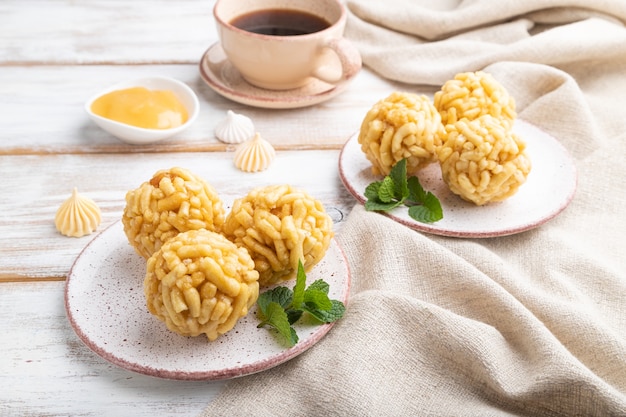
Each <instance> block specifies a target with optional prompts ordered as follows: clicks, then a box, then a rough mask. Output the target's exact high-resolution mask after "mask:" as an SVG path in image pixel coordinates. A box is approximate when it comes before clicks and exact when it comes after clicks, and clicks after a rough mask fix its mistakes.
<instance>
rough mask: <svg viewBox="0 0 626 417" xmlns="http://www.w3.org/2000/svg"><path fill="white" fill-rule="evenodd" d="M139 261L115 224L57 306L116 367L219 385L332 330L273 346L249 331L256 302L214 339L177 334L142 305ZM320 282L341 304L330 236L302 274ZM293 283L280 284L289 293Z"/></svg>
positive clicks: (341, 283) (344, 278) (311, 330)
mask: <svg viewBox="0 0 626 417" xmlns="http://www.w3.org/2000/svg"><path fill="white" fill-rule="evenodd" d="M144 274H145V261H144V260H143V258H141V257H139V255H137V254H136V253H135V252H134V250H133V249H132V247H131V246H130V245H129V244H128V241H127V239H126V236H125V234H124V231H123V226H122V223H121V222H116V223H114V224H113V225H111V226H110V227H109V228H107V229H105V230H104V231H103V232H102V233H100V234H99V235H98V236H96V237H95V238H94V239H93V240H92V241H91V242H90V243H89V244H88V245H87V246H86V247H85V249H84V250H83V251H82V252H81V254H80V255H79V256H78V258H77V259H76V261H75V263H74V265H73V266H72V269H71V271H70V273H69V276H68V279H67V283H66V288H65V308H66V312H67V316H68V318H69V321H70V323H71V325H72V327H73V328H74V331H75V332H76V334H77V335H78V337H79V338H80V339H81V340H82V341H83V342H84V343H85V344H86V345H87V346H88V347H89V348H90V349H92V350H93V351H94V352H95V353H97V354H98V355H99V356H101V357H102V358H104V359H106V360H107V361H109V362H111V363H113V364H115V365H118V366H120V367H122V368H125V369H128V370H131V371H135V372H138V373H142V374H146V375H151V376H155V377H160V378H167V379H179V380H220V379H228V378H234V377H238V376H243V375H247V374H252V373H256V372H260V371H263V370H266V369H269V368H272V367H274V366H276V365H279V364H281V363H283V362H286V361H288V360H289V359H292V358H294V357H295V356H297V355H299V354H301V353H303V352H304V351H306V350H307V349H309V348H310V347H311V346H313V345H314V344H315V343H317V342H318V341H319V340H320V339H321V338H322V337H323V336H324V335H325V334H326V333H327V332H328V331H329V330H330V329H331V327H332V323H331V324H324V325H315V324H313V323H306V322H305V323H304V324H299V323H298V324H297V325H296V326H294V328H295V329H296V331H297V333H298V336H299V338H300V341H299V342H298V343H297V344H296V345H295V346H294V347H292V348H286V347H285V346H283V345H281V344H280V343H279V341H278V340H277V339H276V337H275V335H274V334H273V333H272V332H270V331H269V330H268V329H265V328H262V329H257V327H256V326H257V324H258V320H257V318H256V305H255V306H254V307H253V309H252V310H251V311H250V312H249V313H248V315H247V316H246V317H244V318H242V319H240V320H239V322H238V323H237V325H236V326H235V327H234V328H233V329H232V330H231V331H230V332H228V333H226V334H225V335H223V336H220V337H219V338H218V339H217V340H215V341H213V342H209V341H208V340H207V339H206V337H204V336H198V337H183V336H180V335H178V334H175V333H173V332H171V331H169V330H168V329H167V328H166V327H165V324H164V323H162V322H161V321H159V320H158V319H157V318H156V317H154V316H152V315H151V314H150V313H149V312H148V310H147V308H146V303H145V298H144V294H143V278H144ZM319 278H323V279H324V280H326V281H327V282H328V283H329V284H330V292H329V296H330V297H331V298H333V299H337V300H341V301H343V302H344V303H345V302H346V301H347V298H348V293H349V289H350V273H349V268H348V264H347V262H346V259H345V256H344V254H343V251H342V249H341V248H340V247H339V245H338V244H337V242H336V241H335V240H334V239H333V241H332V243H331V246H330V248H329V249H328V251H327V253H326V255H325V257H324V258H323V259H322V261H320V263H318V264H317V265H316V266H315V267H314V268H313V270H311V271H310V272H309V273H308V274H307V282H312V281H314V280H316V279H319ZM294 283H295V281H288V282H286V283H283V284H281V285H285V286H288V287H289V288H292V287H293V285H294Z"/></svg>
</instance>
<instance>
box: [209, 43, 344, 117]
mask: <svg viewBox="0 0 626 417" xmlns="http://www.w3.org/2000/svg"><path fill="white" fill-rule="evenodd" d="M200 76H201V77H202V79H203V80H204V81H205V82H206V83H207V84H208V86H209V87H211V88H212V89H213V90H215V92H217V93H218V94H220V95H222V96H224V97H226V98H228V99H230V100H233V101H236V102H238V103H242V104H247V105H249V106H254V107H262V108H268V109H293V108H299V107H307V106H312V105H314V104H318V103H321V102H324V101H326V100H330V99H331V98H333V97H335V96H336V95H337V94H339V93H341V92H342V91H344V90H345V89H346V87H347V85H348V83H349V82H350V81H351V79H350V80H346V81H343V82H340V83H339V84H337V85H332V84H328V83H325V82H322V81H320V80H312V81H311V82H310V83H309V84H307V85H305V86H304V87H301V88H295V89H293V90H284V91H274V90H266V89H263V88H258V87H255V86H253V85H251V84H249V83H248V82H247V81H246V80H244V79H243V77H242V76H241V74H240V73H239V71H237V69H235V67H233V66H232V64H231V63H230V61H228V59H227V58H226V54H225V53H224V50H223V49H222V47H221V45H220V44H219V43H215V44H213V45H212V46H211V47H209V49H207V51H206V52H205V53H204V55H202V59H201V60H200Z"/></svg>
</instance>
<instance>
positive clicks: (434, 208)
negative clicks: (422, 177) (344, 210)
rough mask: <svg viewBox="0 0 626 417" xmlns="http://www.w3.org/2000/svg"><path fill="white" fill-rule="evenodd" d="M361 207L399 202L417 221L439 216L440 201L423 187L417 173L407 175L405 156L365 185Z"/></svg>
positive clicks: (389, 206)
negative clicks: (380, 175) (383, 176)
mask: <svg viewBox="0 0 626 417" xmlns="http://www.w3.org/2000/svg"><path fill="white" fill-rule="evenodd" d="M365 197H366V198H367V201H366V202H365V209H366V210H368V211H383V212H385V211H390V210H392V209H394V208H396V207H399V206H401V205H405V206H407V207H409V216H410V217H411V218H412V219H414V220H417V221H418V222H421V223H434V222H436V221H438V220H441V219H443V209H442V208H441V202H440V201H439V199H438V198H437V197H436V196H435V195H434V194H433V193H431V192H430V191H426V190H424V188H423V187H422V185H421V184H420V181H419V179H418V178H417V177H415V176H411V177H409V178H407V172H406V159H402V160H400V161H399V162H398V163H396V164H395V165H394V166H393V168H391V171H390V172H389V175H387V176H386V177H385V178H384V179H383V180H382V181H375V182H373V183H371V184H370V185H368V186H367V187H366V188H365Z"/></svg>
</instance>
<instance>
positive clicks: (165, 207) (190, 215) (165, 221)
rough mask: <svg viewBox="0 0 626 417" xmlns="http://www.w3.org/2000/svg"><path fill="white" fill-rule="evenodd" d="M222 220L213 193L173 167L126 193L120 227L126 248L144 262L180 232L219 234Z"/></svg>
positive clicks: (181, 170)
mask: <svg viewBox="0 0 626 417" xmlns="http://www.w3.org/2000/svg"><path fill="white" fill-rule="evenodd" d="M224 217H225V210H224V205H223V203H222V201H221V199H220V198H219V196H218V194H217V192H216V191H215V189H214V188H213V187H212V186H211V185H209V184H208V183H207V182H205V181H204V180H203V179H202V178H200V177H198V176H196V175H194V174H193V173H191V172H189V171H188V170H185V169H183V168H178V167H174V168H171V169H168V170H161V171H157V172H156V173H155V174H154V175H153V177H152V178H151V179H150V181H147V182H144V183H143V184H141V186H140V187H139V188H137V189H134V190H131V191H129V192H128V193H126V206H125V208H124V213H123V215H122V223H123V224H124V232H125V233H126V237H127V238H128V241H129V242H130V244H131V245H132V246H133V247H134V248H135V250H136V251H137V253H139V254H140V255H141V256H143V257H144V258H146V259H147V258H149V257H150V256H151V255H152V254H153V253H155V252H156V251H157V250H159V248H160V247H161V246H162V245H163V243H165V242H166V241H167V240H169V239H171V238H172V237H174V236H176V235H177V234H179V233H181V232H186V231H187V230H198V229H207V230H212V231H219V230H220V228H221V227H222V224H223V223H224Z"/></svg>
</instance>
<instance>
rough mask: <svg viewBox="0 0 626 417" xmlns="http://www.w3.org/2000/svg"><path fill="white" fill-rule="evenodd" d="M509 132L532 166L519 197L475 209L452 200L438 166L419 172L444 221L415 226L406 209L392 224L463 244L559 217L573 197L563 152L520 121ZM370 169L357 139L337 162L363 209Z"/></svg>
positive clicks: (570, 164) (572, 175)
mask: <svg viewBox="0 0 626 417" xmlns="http://www.w3.org/2000/svg"><path fill="white" fill-rule="evenodd" d="M513 130H514V131H515V132H516V133H517V134H519V135H520V136H521V137H522V138H524V139H525V141H526V144H527V152H528V154H529V155H530V159H531V162H532V170H531V172H530V174H529V175H528V179H527V181H526V183H525V184H523V185H522V186H521V187H520V189H519V190H518V192H517V193H516V194H515V195H513V196H512V197H510V198H508V199H507V200H505V201H503V202H500V203H492V204H488V205H485V206H480V207H479V206H476V205H474V204H472V203H468V202H466V201H463V200H461V199H460V198H459V197H458V196H456V195H455V194H453V193H452V192H451V191H450V189H449V188H448V187H447V185H446V184H445V183H444V182H443V180H442V179H441V169H440V168H439V165H438V164H431V165H430V166H428V167H427V168H425V169H424V170H422V171H420V173H419V174H418V177H419V179H420V183H421V184H422V186H423V187H424V188H425V189H426V190H428V191H431V192H432V193H433V194H435V195H436V196H437V197H438V198H439V200H440V201H441V205H442V208H443V216H444V218H443V219H442V220H440V221H438V222H436V223H432V224H426V223H420V222H417V221H415V220H413V219H412V218H411V217H409V215H408V212H407V209H406V208H405V207H398V208H396V209H394V210H392V211H391V212H389V213H388V215H389V217H391V218H392V219H394V220H396V221H397V222H399V223H401V224H404V225H406V226H408V227H411V228H413V229H415V230H418V231H421V232H427V233H432V234H437V235H443V236H452V237H463V238H489V237H496V236H505V235H512V234H516V233H521V232H524V231H527V230H530V229H533V228H535V227H538V226H540V225H542V224H544V223H545V222H547V221H548V220H550V219H552V218H553V217H555V216H556V215H558V214H559V213H560V212H561V211H563V210H564V209H565V208H566V207H567V205H568V204H569V203H570V201H571V200H572V198H573V197H574V194H575V191H576V185H577V175H576V166H575V165H574V161H573V160H572V158H571V157H570V155H569V154H568V152H567V150H566V149H565V148H564V147H563V146H562V145H561V143H560V142H559V141H558V140H557V139H555V138H554V137H552V136H550V135H548V134H547V133H545V132H543V131H542V130H540V129H539V128H537V127H535V126H533V125H532V124H530V123H528V122H525V121H523V120H519V119H518V120H516V122H515V125H514V126H513ZM370 168H371V164H370V162H369V161H368V160H367V159H366V157H365V154H364V153H363V152H362V151H361V148H360V145H359V143H358V133H357V134H354V135H353V136H352V137H350V138H349V139H348V141H347V142H346V144H345V145H344V147H343V149H342V151H341V154H340V157H339V173H340V176H341V180H342V182H343V183H344V185H345V187H346V188H347V189H348V191H349V192H350V193H351V194H352V195H353V196H354V197H355V198H356V199H357V200H358V201H359V202H361V203H365V201H366V198H365V196H364V192H365V188H366V187H367V186H368V185H369V184H370V183H372V182H373V181H379V180H380V179H381V178H379V177H375V176H374V175H373V174H372V173H371V169H370Z"/></svg>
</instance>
